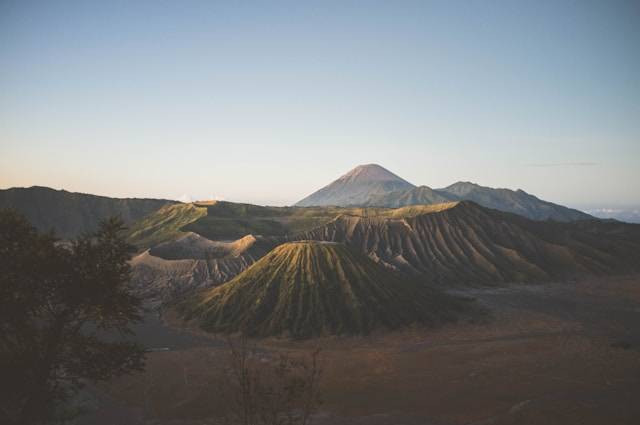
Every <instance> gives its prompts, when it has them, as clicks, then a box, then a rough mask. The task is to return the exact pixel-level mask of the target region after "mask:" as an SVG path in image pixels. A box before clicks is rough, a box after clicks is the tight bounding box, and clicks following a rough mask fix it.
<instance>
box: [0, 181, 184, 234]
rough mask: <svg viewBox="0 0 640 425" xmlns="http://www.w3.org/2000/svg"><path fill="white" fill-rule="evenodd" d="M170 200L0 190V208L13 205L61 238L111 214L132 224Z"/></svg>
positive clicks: (91, 226) (39, 189)
mask: <svg viewBox="0 0 640 425" xmlns="http://www.w3.org/2000/svg"><path fill="white" fill-rule="evenodd" d="M172 203H176V202H175V201H170V200H166V199H146V198H110V197H108V196H100V195H91V194H87V193H79V192H68V191H66V190H56V189H52V188H49V187H44V186H31V187H28V188H23V187H16V188H9V189H0V208H13V209H15V210H17V211H18V212H20V213H22V214H24V215H25V217H26V218H27V219H28V220H29V221H30V222H31V224H33V225H34V226H35V227H36V228H37V229H38V230H40V231H45V232H47V231H49V230H53V231H54V232H55V234H56V236H58V237H60V238H63V239H67V238H73V237H76V236H79V235H80V234H82V233H86V232H91V231H94V230H96V229H97V226H98V223H99V222H100V221H101V220H103V219H105V218H108V217H110V216H114V215H116V216H120V217H121V218H122V219H123V220H124V222H125V223H126V224H131V223H133V222H134V221H137V220H139V219H141V218H142V217H144V216H146V215H147V214H150V213H152V212H154V211H157V210H158V209H160V208H161V207H163V206H164V205H167V204H172Z"/></svg>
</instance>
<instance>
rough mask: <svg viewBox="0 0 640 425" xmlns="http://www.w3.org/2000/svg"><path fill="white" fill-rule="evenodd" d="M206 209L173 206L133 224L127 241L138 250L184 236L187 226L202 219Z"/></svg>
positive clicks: (189, 205) (187, 205)
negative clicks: (184, 229)
mask: <svg viewBox="0 0 640 425" xmlns="http://www.w3.org/2000/svg"><path fill="white" fill-rule="evenodd" d="M206 214H207V209H206V208H204V207H199V206H196V205H194V204H173V205H167V206H165V207H162V208H161V209H159V210H158V211H156V212H154V213H153V214H150V215H148V216H146V217H144V218H143V219H142V220H140V221H138V222H136V223H134V224H133V226H132V227H131V229H130V230H129V237H128V240H129V242H130V243H132V244H133V245H135V246H137V247H138V248H141V249H143V248H149V247H152V246H154V245H157V244H159V243H162V242H167V241H170V240H174V239H176V238H179V237H180V236H183V235H184V231H183V230H182V229H183V228H184V227H185V226H186V225H187V224H189V223H191V222H193V221H195V220H197V219H199V218H201V217H204V216H205V215H206Z"/></svg>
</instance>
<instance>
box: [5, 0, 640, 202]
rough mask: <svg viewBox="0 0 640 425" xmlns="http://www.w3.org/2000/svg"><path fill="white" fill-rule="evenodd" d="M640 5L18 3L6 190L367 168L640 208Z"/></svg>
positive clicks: (179, 189)
mask: <svg viewBox="0 0 640 425" xmlns="http://www.w3.org/2000/svg"><path fill="white" fill-rule="evenodd" d="M639 18H640V3H638V2H634V1H627V2H625V1H614V2H606V3H604V2H579V3H575V2H544V3H535V4H533V3H531V4H530V3H529V2H491V3H489V2H475V1H471V2H457V3H455V4H454V3H452V2H393V3H384V2H372V3H367V6H366V7H363V6H361V5H358V4H356V3H346V2H335V3H334V2H326V3H325V2H323V3H317V4H315V3H314V4H310V3H305V4H301V3H299V2H290V3H285V2H279V3H277V4H273V3H263V2H256V3H251V4H243V5H239V4H234V3H229V4H225V3H218V2H180V3H171V2H165V3H159V2H146V1H145V2H135V3H131V2H108V3H103V2H79V3H75V2H70V3H66V4H64V5H61V4H53V3H51V2H30V1H20V2H17V1H7V2H2V3H1V4H0V39H1V40H2V43H0V92H1V93H2V95H0V187H1V188H9V187H27V186H32V185H39V186H48V187H52V188H56V189H61V188H64V189H65V190H69V191H73V192H85V193H92V194H98V195H105V196H114V197H149V198H167V199H179V198H181V197H183V196H184V195H189V196H191V197H193V198H194V199H210V198H217V199H225V200H229V201H241V202H251V203H257V204H269V205H287V204H293V203H295V202H296V201H298V200H300V199H302V198H303V197H305V196H307V195H309V194H310V193H312V192H313V191H315V190H317V189H319V188H320V187H322V186H324V185H326V184H328V183H330V182H331V181H333V180H335V179H336V178H338V177H340V176H341V175H343V174H344V173H346V172H348V171H349V170H350V169H352V168H353V167H355V166H356V165H359V164H364V163H377V164H380V165H382V166H383V167H385V168H387V169H389V170H390V171H392V172H393V173H395V174H397V175H399V176H400V177H402V178H404V179H406V180H408V181H409V182H411V183H413V184H415V185H428V186H430V187H432V188H440V187H444V186H447V185H449V184H452V183H454V182H456V181H472V182H476V183H478V184H481V185H484V186H491V187H506V188H510V189H523V190H525V191H527V192H529V193H531V194H534V195H536V196H538V197H540V198H541V199H545V200H548V201H552V202H556V203H560V204H563V205H568V206H572V207H578V208H586V207H588V206H593V207H594V208H595V207H604V206H611V207H614V206H632V205H640V49H638V45H640V26H638V25H637V22H638V19H639Z"/></svg>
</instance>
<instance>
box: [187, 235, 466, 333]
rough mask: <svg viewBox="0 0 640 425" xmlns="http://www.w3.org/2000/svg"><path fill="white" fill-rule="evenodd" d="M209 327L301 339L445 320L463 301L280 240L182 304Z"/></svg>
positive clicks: (342, 255)
mask: <svg viewBox="0 0 640 425" xmlns="http://www.w3.org/2000/svg"><path fill="white" fill-rule="evenodd" d="M183 308H184V311H185V314H186V317H187V318H190V319H195V320H196V321H198V322H199V323H200V324H201V325H202V327H203V328H205V329H206V330H208V331H212V332H237V331H241V332H244V333H248V334H250V335H257V336H268V335H288V336H291V337H295V338H304V337H310V336H316V335H321V334H367V333H369V332H371V331H372V330H373V329H375V328H379V327H384V328H389V329H393V328H397V327H399V326H403V325H408V324H411V323H429V324H433V323H436V322H441V321H446V320H451V319H453V318H454V317H455V314H454V313H455V312H456V311H460V310H462V309H463V302H462V301H461V300H458V299H456V298H453V297H450V296H447V295H444V294H441V293H439V292H437V291H435V290H432V289H429V288H428V287H426V286H425V285H423V284H420V283H417V282H415V281H413V280H411V279H406V277H405V278H404V279H403V278H402V276H401V275H399V274H396V273H393V272H391V271H389V270H386V269H385V268H384V267H382V266H381V265H379V264H375V263H374V262H373V261H371V260H370V259H369V258H367V257H365V256H363V255H362V254H359V253H357V252H355V251H353V250H352V249H350V248H348V247H346V246H344V245H342V244H337V243H330V242H315V241H302V242H291V243H285V244H282V245H280V246H278V247H277V248H275V249H274V250H273V251H271V252H270V253H269V254H267V255H266V256H264V257H263V258H262V259H260V260H259V261H258V262H257V263H255V264H254V265H253V266H251V267H249V268H248V269H247V270H246V271H244V272H243V273H241V274H240V275H238V276H237V277H235V278H234V279H232V280H231V281H230V282H228V283H225V284H224V285H222V286H219V287H217V288H215V289H212V290H209V291H207V292H204V293H202V294H199V295H197V296H195V297H194V299H192V300H190V301H188V302H187V303H186V305H185V307H183Z"/></svg>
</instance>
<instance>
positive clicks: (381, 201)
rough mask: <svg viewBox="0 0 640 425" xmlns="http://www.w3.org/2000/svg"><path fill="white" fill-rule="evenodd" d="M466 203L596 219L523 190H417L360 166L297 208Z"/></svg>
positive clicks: (469, 186)
mask: <svg viewBox="0 0 640 425" xmlns="http://www.w3.org/2000/svg"><path fill="white" fill-rule="evenodd" d="M389 182H391V183H389ZM383 183H387V184H383ZM463 200H468V201H474V202H476V203H478V204H480V205H482V206H485V207H487V208H492V209H497V210H501V211H505V212H512V213H515V214H520V215H523V216H525V217H528V218H530V219H533V220H556V221H576V220H587V219H592V218H594V217H592V216H590V215H589V214H587V213H584V212H582V211H578V210H575V209H571V208H567V207H565V206H562V205H558V204H554V203H552V202H548V201H544V200H542V199H539V198H537V197H536V196H534V195H531V194H529V193H527V192H525V191H524V190H522V189H517V190H515V191H514V190H511V189H505V188H497V189H495V188H491V187H486V186H481V185H479V184H477V183H472V182H467V181H459V182H456V183H453V184H451V185H449V186H447V187H444V188H442V189H432V188H430V187H429V186H425V185H421V186H415V185H413V184H411V183H409V182H407V181H406V180H404V179H402V178H401V177H399V176H397V175H396V174H394V173H392V172H390V171H388V170H386V169H385V168H384V167H382V166H380V165H378V164H366V165H359V166H357V167H355V168H354V169H352V170H351V171H349V172H348V173H346V174H344V175H343V176H342V177H340V178H339V179H337V180H335V181H333V182H331V183H330V184H328V185H327V186H325V187H323V188H321V189H319V190H317V191H316V192H313V193H312V194H311V195H309V196H307V197H306V198H304V199H302V200H300V201H299V202H297V203H296V204H294V205H295V206H328V205H336V206H343V207H347V206H352V207H357V206H362V207H386V208H398V207H401V206H404V205H418V204H435V203H441V202H450V201H463Z"/></svg>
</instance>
